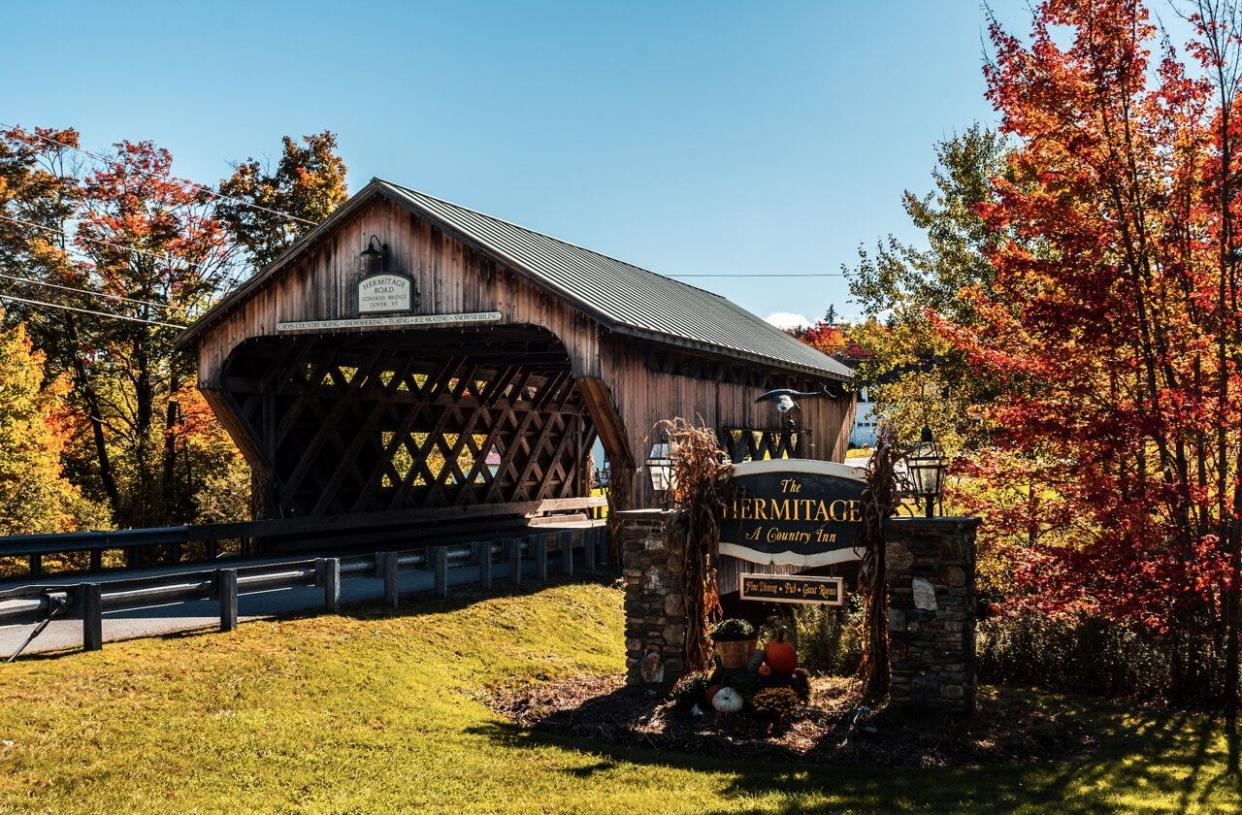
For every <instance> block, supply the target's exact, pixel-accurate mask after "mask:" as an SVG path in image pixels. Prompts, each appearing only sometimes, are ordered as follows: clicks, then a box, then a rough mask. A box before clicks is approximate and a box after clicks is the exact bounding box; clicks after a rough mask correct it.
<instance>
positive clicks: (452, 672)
mask: <svg viewBox="0 0 1242 815" xmlns="http://www.w3.org/2000/svg"><path fill="white" fill-rule="evenodd" d="M620 604H621V599H620V595H619V594H618V593H617V592H615V591H613V590H610V589H606V588H603V587H599V586H590V585H566V586H559V587H554V588H549V589H546V590H544V591H541V592H539V593H537V594H530V595H525V596H520V597H512V598H499V599H490V600H483V601H479V602H475V603H473V604H470V605H464V606H446V605H426V606H421V607H419V608H417V609H412V610H411V612H410V613H408V614H404V615H402V616H383V615H379V614H366V613H364V614H360V615H359V616H354V617H351V616H341V617H320V618H312V619H298V620H290V621H284V622H279V623H275V622H273V623H251V624H246V625H243V626H241V627H240V628H239V629H238V630H237V631H235V632H233V633H231V634H208V635H201V636H193V637H185V638H177V639H167V640H146V641H139V642H131V643H119V644H112V645H108V646H107V647H106V648H105V650H104V651H102V652H98V653H94V654H71V655H67V656H62V657H59V658H53V659H38V660H28V661H24V662H21V663H17V664H14V665H0V812H5V813H43V812H46V813H57V815H72V814H73V813H148V812H169V813H172V812H176V813H245V812H263V813H370V812H374V813H389V812H411V813H413V812H418V813H424V812H444V813H488V812H505V813H551V812H563V813H605V812H607V813H612V812H618V813H666V812H667V813H695V814H696V815H707V814H709V813H725V812H743V813H804V812H823V813H828V812H834V813H836V812H893V811H915V812H940V811H970V812H989V813H1003V812H1022V813H1027V812H1029V813H1036V812H1040V813H1043V812H1083V813H1086V812H1104V811H1114V810H1116V811H1153V812H1186V811H1199V812H1236V811H1237V809H1238V805H1239V794H1238V788H1239V776H1238V775H1237V772H1236V770H1232V771H1231V770H1230V757H1229V745H1228V741H1227V739H1226V738H1225V737H1224V735H1223V731H1222V730H1221V728H1220V727H1219V726H1216V725H1212V724H1210V723H1208V722H1205V721H1203V720H1200V719H1196V718H1193V717H1188V716H1181V715H1175V714H1169V715H1167V716H1155V715H1153V714H1150V713H1142V714H1138V713H1125V712H1122V711H1121V710H1119V709H1114V708H1111V707H1100V708H1093V711H1094V712H1093V713H1092V714H1090V715H1094V716H1098V717H1099V721H1100V738H1101V741H1102V747H1101V750H1100V751H1099V754H1098V755H1097V756H1095V757H1093V758H1092V759H1091V760H1089V761H1088V762H1087V763H1086V764H1083V765H1080V766H1071V765H1070V764H1068V763H1050V764H1047V765H1042V766H1029V767H1010V768H981V769H965V770H953V771H943V770H909V771H895V770H891V769H881V768H876V769H868V768H848V767H841V768H830V769H807V768H805V767H799V766H792V765H787V766H780V765H764V764H758V763H743V762H728V761H717V760H709V759H705V758H696V757H692V756H677V755H670V754H667V753H657V752H653V751H647V750H640V749H633V750H608V749H600V748H595V749H594V750H593V749H592V748H591V747H590V746H587V745H582V744H574V743H569V742H561V741H557V740H555V739H551V738H547V737H542V736H538V735H530V734H526V733H522V732H519V731H517V730H515V729H514V728H512V727H511V726H509V725H508V724H507V723H506V722H504V721H503V720H502V719H500V718H499V717H498V716H497V715H495V714H494V713H492V712H491V711H490V710H489V709H488V708H487V707H486V706H485V705H484V704H483V702H482V701H480V700H481V697H482V692H483V689H484V688H486V687H487V686H489V685H491V684H493V683H498V682H503V681H505V680H506V679H508V678H511V677H517V676H528V675H536V676H547V677H551V676H558V675H565V674H569V673H574V672H587V671H590V672H607V671H617V670H620V669H621V667H622V656H621V655H622V651H623V643H622V633H621V630H622V619H621V613H620ZM415 612H417V613H415ZM1234 761H1235V764H1234V766H1235V767H1236V756H1235V757H1234Z"/></svg>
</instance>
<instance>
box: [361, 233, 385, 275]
mask: <svg viewBox="0 0 1242 815" xmlns="http://www.w3.org/2000/svg"><path fill="white" fill-rule="evenodd" d="M387 254H388V247H387V246H385V245H384V244H382V243H380V239H379V238H378V237H377V236H375V235H372V236H371V238H370V240H368V241H367V248H366V249H363V250H362V251H361V252H359V253H358V256H359V257H360V258H362V264H363V267H364V268H367V269H369V268H371V267H372V265H373V264H375V263H376V262H379V261H382V260H383V259H384V257H385V255H387Z"/></svg>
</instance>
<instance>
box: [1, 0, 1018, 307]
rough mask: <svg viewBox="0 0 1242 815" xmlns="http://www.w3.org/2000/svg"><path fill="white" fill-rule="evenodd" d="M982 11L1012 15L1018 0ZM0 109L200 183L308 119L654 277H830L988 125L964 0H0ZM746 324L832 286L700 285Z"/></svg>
mask: <svg viewBox="0 0 1242 815" xmlns="http://www.w3.org/2000/svg"><path fill="white" fill-rule="evenodd" d="M993 6H994V8H995V9H996V11H997V13H998V16H1000V18H1001V19H1002V20H1003V21H1005V22H1006V23H1007V24H1009V25H1011V26H1014V27H1016V28H1018V29H1020V30H1025V29H1026V19H1025V18H1026V13H1025V11H1024V3H1023V2H1021V0H1017V1H1016V2H1015V0H997V2H995V3H993ZM0 19H3V22H4V25H3V26H0V50H2V51H3V53H4V59H3V62H2V64H3V66H4V67H3V69H2V71H0V78H2V79H3V81H2V82H0V121H4V122H7V123H10V124H12V123H20V124H22V125H25V126H32V125H44V126H56V127H66V126H73V127H77V128H78V129H80V130H81V131H82V136H83V143H84V144H85V146H87V147H92V148H102V147H105V146H106V145H107V144H109V143H110V142H113V141H116V140H118V139H121V138H131V139H139V138H149V139H153V140H155V141H156V142H157V143H159V144H161V145H163V146H165V147H167V148H169V149H170V150H172V152H173V154H174V155H175V157H176V169H177V171H178V172H179V173H180V174H182V175H184V176H186V177H189V178H192V179H194V180H196V181H201V182H205V183H212V182H215V181H217V180H218V179H219V178H221V177H222V176H224V175H226V174H227V173H228V172H229V162H230V161H235V160H239V159H243V158H245V157H247V156H250V155H255V156H259V157H262V156H264V155H274V154H275V153H276V152H277V151H278V149H279V139H280V137H281V135H283V134H286V133H288V134H295V135H296V134H302V133H309V132H312V131H316V130H321V129H323V128H330V129H332V130H334V131H336V132H337V133H338V134H339V136H340V143H341V149H342V152H343V154H344V156H345V159H346V161H347V163H348V165H349V168H350V187H351V189H358V188H359V187H361V186H362V185H363V184H365V183H366V182H367V180H368V179H370V178H371V177H372V176H381V177H385V178H389V179H392V180H394V181H398V182H401V183H404V184H407V185H409V186H413V187H416V188H418V189H422V190H425V191H426V192H429V193H432V194H434V195H439V196H442V197H445V198H448V199H450V200H453V201H457V202H458V203H462V204H465V205H467V206H471V207H474V208H476V209H480V210H483V211H485V212H489V213H491V214H494V215H497V216H500V217H503V218H506V219H509V220H512V221H516V222H517V223H520V224H523V225H526V226H529V227H532V228H534V229H538V230H541V231H545V232H548V233H551V234H553V235H556V236H558V237H562V238H565V239H566V240H570V241H573V242H575V243H581V244H584V245H586V246H589V247H591V248H593V249H597V250H599V251H601V252H605V253H607V254H611V255H614V256H617V257H620V258H623V259H625V260H629V261H632V262H634V263H638V264H640V265H643V266H646V267H647V268H650V269H652V270H654V271H658V272H662V273H665V274H686V275H689V274H708V273H722V274H731V275H738V274H746V275H751V274H753V275H768V274H776V273H782V272H784V273H814V272H830V273H835V272H838V271H839V269H840V266H841V264H842V263H848V262H850V261H852V259H853V258H854V257H855V255H856V250H857V246H858V244H859V243H860V242H863V243H873V242H874V241H875V239H876V238H877V237H879V236H881V235H884V234H887V233H890V232H892V233H895V234H896V235H898V236H899V237H902V238H912V237H915V236H914V234H913V232H912V230H911V228H910V226H909V223H908V222H907V220H906V218H905V215H904V213H903V211H902V209H901V203H900V199H901V193H902V191H903V190H904V189H907V188H910V189H913V190H915V191H919V192H922V191H924V190H925V189H926V188H927V186H928V183H929V182H928V173H929V171H930V169H931V166H932V162H933V144H934V143H935V142H936V141H937V140H938V139H941V138H943V137H945V136H948V135H951V134H952V133H953V132H955V131H957V130H960V129H961V128H963V127H965V126H967V125H969V124H970V123H971V122H972V121H975V120H980V121H984V122H992V121H994V118H995V117H994V114H993V112H992V110H991V107H990V105H989V104H988V103H987V102H986V101H985V100H984V98H983V80H982V76H981V71H980V67H981V64H982V55H983V47H982V44H981V38H982V36H983V21H984V15H983V11H982V8H981V6H980V5H979V4H978V3H976V2H974V0H922V1H921V2H919V1H918V0H907V1H905V2H880V1H879V0H876V2H847V1H846V0H833V1H832V2H828V1H827V0H825V2H818V3H800V2H795V3H732V2H711V3H707V2H704V3H693V2H682V3H675V2H667V3H649V2H637V3H625V4H622V3H602V2H601V3H588V2H525V3H516V2H514V3H500V2H460V3H444V2H442V1H441V2H432V3H418V2H406V3H371V4H360V3H317V2H310V1H309V0H301V2H297V3H267V2H260V1H259V0H252V2H248V3H229V2H215V3H167V2H159V3H142V2H128V3H123V4H112V3H108V4H105V3H94V2H92V3H87V2H81V3H58V2H39V3H34V2H13V0H3V2H0ZM689 282H693V283H695V284H697V285H702V286H704V287H705V288H710V289H712V290H714V291H718V292H720V293H722V294H724V295H725V296H727V297H729V298H731V299H733V300H735V301H736V302H738V303H740V304H741V305H743V306H745V307H746V308H749V309H750V310H752V311H755V312H756V313H758V314H760V315H764V316H766V315H768V314H769V313H771V312H778V311H779V312H797V313H802V314H805V315H807V316H810V317H812V318H814V317H816V316H818V315H820V314H822V312H823V311H824V310H825V309H826V308H827V306H828V305H829V303H835V304H836V306H837V309H838V312H840V313H844V314H847V315H848V314H852V313H854V312H856V309H855V308H854V307H853V306H851V305H849V304H848V303H847V298H848V294H847V291H846V285H845V281H844V280H843V279H841V278H826V279H823V278H821V279H809V280H808V279H802V280H798V279H785V280H781V279H764V278H762V277H754V278H740V279H730V278H717V279H712V278H704V279H695V280H692V281H689Z"/></svg>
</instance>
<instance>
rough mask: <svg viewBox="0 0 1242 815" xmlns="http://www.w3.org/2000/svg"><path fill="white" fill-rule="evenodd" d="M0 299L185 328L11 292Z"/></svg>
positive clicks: (134, 321)
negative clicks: (14, 294) (49, 301)
mask: <svg viewBox="0 0 1242 815" xmlns="http://www.w3.org/2000/svg"><path fill="white" fill-rule="evenodd" d="M0 300H13V301H15V302H18V303H26V304H27V305H31V306H43V307H45V308H59V309H63V310H64V311H76V312H78V313H79V314H91V315H94V316H96V317H110V318H112V319H113V320H128V321H129V322H131V323H146V324H148V325H159V326H164V327H165V328H185V326H184V325H182V324H180V323H166V322H163V321H161V320H144V319H142V318H141V317H130V316H128V315H125V314H111V313H109V312H107V311H95V310H94V309H89V308H78V307H77V306H62V305H61V304H60V303H48V302H45V301H43V300H29V299H27V298H25V297H15V296H13V295H11V294H0Z"/></svg>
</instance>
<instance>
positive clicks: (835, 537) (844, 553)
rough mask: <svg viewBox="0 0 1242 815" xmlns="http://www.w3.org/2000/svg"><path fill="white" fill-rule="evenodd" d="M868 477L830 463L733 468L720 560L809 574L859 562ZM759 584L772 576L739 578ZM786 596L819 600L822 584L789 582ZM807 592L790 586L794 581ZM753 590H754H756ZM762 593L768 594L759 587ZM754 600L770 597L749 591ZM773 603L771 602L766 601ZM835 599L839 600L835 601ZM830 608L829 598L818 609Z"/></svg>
mask: <svg viewBox="0 0 1242 815" xmlns="http://www.w3.org/2000/svg"><path fill="white" fill-rule="evenodd" d="M864 479H865V471H864V470H863V469H862V468H860V467H848V466H846V465H844V464H836V463H834V462H827V461H811V460H807V459H778V460H770V461H748V462H743V463H741V464H738V465H736V466H735V467H734V469H733V475H732V478H731V480H730V492H729V494H728V495H727V496H726V500H725V506H724V513H723V517H722V518H721V521H720V553H721V554H722V555H730V556H732V557H735V558H739V559H741V560H746V561H750V562H751V563H762V564H767V565H779V566H795V567H800V568H805V569H811V568H815V567H818V566H829V565H832V564H834V563H844V562H846V561H850V560H861V559H862V554H863V553H862V550H861V549H860V548H858V547H859V542H860V538H861V536H862V520H863V510H862V492H863V487H864V486H865V483H866V482H865V480H864ZM747 577H755V578H759V577H764V578H767V580H768V581H771V582H775V581H772V576H771V575H764V576H758V575H753V576H752V575H743V582H744V583H745V579H746V578H747ZM788 581H789V582H790V583H791V585H790V586H789V587H788V588H789V592H790V595H792V596H790V597H789V599H787V600H786V602H790V601H792V602H798V600H797V599H794V598H795V597H796V596H798V595H802V596H805V597H807V598H808V600H803V601H802V602H808V601H809V602H817V600H811V599H809V598H810V597H811V596H814V595H817V594H818V592H817V589H818V588H819V587H818V586H815V587H813V586H812V585H810V584H811V583H818V582H821V581H817V580H810V579H809V578H807V577H802V576H797V575H790V576H788ZM801 581H807V582H808V585H805V586H798V587H795V586H793V585H792V584H793V583H795V582H801ZM758 588H759V587H758V585H756V586H755V589H758ZM764 589H769V587H768V586H764ZM749 593H750V594H751V595H752V598H753V599H759V597H758V596H757V595H761V594H767V593H769V592H768V591H754V592H749ZM768 599H775V598H768ZM832 599H833V600H835V599H837V598H832ZM825 601H827V602H831V601H832V600H830V599H828V598H827V597H826V596H825V597H823V598H822V599H820V600H818V602H825Z"/></svg>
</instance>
